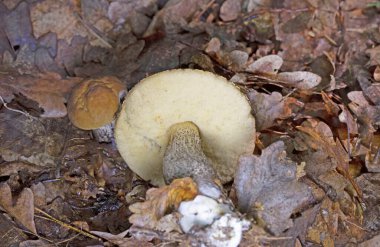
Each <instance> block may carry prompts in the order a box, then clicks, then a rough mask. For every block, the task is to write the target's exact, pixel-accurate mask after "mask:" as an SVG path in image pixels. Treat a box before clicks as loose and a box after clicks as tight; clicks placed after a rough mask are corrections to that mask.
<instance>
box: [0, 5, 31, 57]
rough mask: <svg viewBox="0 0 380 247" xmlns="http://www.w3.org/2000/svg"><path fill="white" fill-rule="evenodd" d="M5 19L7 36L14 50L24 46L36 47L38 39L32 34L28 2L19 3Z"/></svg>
mask: <svg viewBox="0 0 380 247" xmlns="http://www.w3.org/2000/svg"><path fill="white" fill-rule="evenodd" d="M3 21H4V24H3V25H4V26H3V27H4V30H5V32H6V34H7V38H8V40H9V43H10V45H11V46H12V47H13V49H14V50H18V49H19V48H21V47H22V46H29V47H31V48H32V49H33V48H35V45H36V40H35V39H34V37H33V34H32V25H31V22H30V16H29V5H28V3H26V2H24V1H23V2H21V3H19V4H18V5H17V7H16V8H15V9H13V10H12V11H11V12H9V14H7V16H6V17H5V18H3Z"/></svg>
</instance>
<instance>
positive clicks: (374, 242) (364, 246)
mask: <svg viewBox="0 0 380 247" xmlns="http://www.w3.org/2000/svg"><path fill="white" fill-rule="evenodd" d="M379 243H380V234H379V235H376V236H375V237H373V238H371V239H368V240H366V241H364V242H362V243H360V244H359V245H358V247H375V246H376V247H377V246H379Z"/></svg>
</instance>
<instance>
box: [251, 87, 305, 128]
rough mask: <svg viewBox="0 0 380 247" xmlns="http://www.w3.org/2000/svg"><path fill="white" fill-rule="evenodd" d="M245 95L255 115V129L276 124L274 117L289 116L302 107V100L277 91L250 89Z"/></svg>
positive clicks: (282, 117)
mask: <svg viewBox="0 0 380 247" xmlns="http://www.w3.org/2000/svg"><path fill="white" fill-rule="evenodd" d="M247 96H248V99H249V101H250V102H251V106H252V109H253V113H254V115H255V116H256V129H257V130H258V131H260V130H264V129H267V128H270V127H272V126H273V125H275V124H276V123H275V120H276V119H286V118H289V117H291V116H292V115H293V114H294V113H295V112H297V110H298V109H300V108H302V107H303V103H302V102H300V101H298V100H297V99H295V98H292V97H286V98H284V97H282V95H281V94H280V93H278V92H273V93H272V94H270V95H269V94H265V93H258V92H257V91H255V90H250V91H248V94H247Z"/></svg>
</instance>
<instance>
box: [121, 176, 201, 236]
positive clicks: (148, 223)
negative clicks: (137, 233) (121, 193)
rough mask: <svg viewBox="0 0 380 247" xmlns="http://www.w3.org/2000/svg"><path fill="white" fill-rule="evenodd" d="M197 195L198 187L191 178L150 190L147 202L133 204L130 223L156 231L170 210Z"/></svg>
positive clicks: (147, 194)
mask: <svg viewBox="0 0 380 247" xmlns="http://www.w3.org/2000/svg"><path fill="white" fill-rule="evenodd" d="M196 195H197V186H196V184H195V182H194V181H193V180H192V179H191V178H182V179H176V180H174V181H173V182H172V183H171V184H170V185H167V186H163V187H160V188H152V189H149V190H148V191H147V193H146V201H145V202H138V203H135V204H132V205H131V206H130V207H129V209H130V210H131V212H132V213H133V215H132V216H131V217H129V222H131V223H132V224H133V225H135V226H137V227H147V228H150V229H154V228H156V227H157V225H158V223H159V220H160V219H161V218H162V217H163V216H164V215H165V214H166V213H167V212H168V211H169V210H170V209H177V208H178V206H179V204H180V203H181V202H182V201H186V200H191V199H193V198H194V197H195V196H196Z"/></svg>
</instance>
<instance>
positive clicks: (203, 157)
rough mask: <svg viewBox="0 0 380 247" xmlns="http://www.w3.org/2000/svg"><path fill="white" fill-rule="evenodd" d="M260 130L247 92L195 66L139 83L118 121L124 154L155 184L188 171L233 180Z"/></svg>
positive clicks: (119, 142)
mask: <svg viewBox="0 0 380 247" xmlns="http://www.w3.org/2000/svg"><path fill="white" fill-rule="evenodd" d="M255 133H256V132H255V119H254V117H253V116H252V115H251V107H250V104H249V102H248V100H247V98H246V96H245V95H244V94H243V93H241V92H240V90H239V89H238V88H237V87H235V86H234V85H233V84H232V83H230V82H228V81H227V80H226V79H225V78H223V77H221V76H217V75H215V74H213V73H210V72H205V71H201V70H191V69H184V70H183V69H178V70H169V71H164V72H161V73H158V74H155V75H152V76H150V77H147V78H145V79H144V80H142V81H141V82H139V83H138V84H137V85H136V86H135V87H134V88H133V89H132V90H131V91H130V92H129V93H128V95H127V96H126V99H125V101H124V103H123V106H122V109H121V111H120V115H119V116H118V119H117V121H116V126H115V140H116V144H117V147H118V149H119V152H120V154H121V156H122V157H123V158H124V160H125V161H126V162H127V164H128V166H129V167H130V168H131V169H132V170H133V171H134V172H135V173H136V174H138V175H139V176H140V177H142V178H143V179H145V180H148V181H150V182H151V183H152V184H154V185H163V184H164V182H165V180H166V182H170V181H171V180H172V179H174V178H179V177H184V176H190V177H193V178H195V179H199V178H205V179H206V180H207V179H209V178H213V177H214V175H216V177H218V178H219V179H220V180H221V181H222V182H223V183H225V182H228V181H231V179H232V178H233V175H234V173H235V169H236V166H237V161H238V157H239V156H240V155H241V154H246V153H252V152H253V149H254V147H255Z"/></svg>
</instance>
